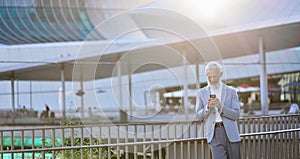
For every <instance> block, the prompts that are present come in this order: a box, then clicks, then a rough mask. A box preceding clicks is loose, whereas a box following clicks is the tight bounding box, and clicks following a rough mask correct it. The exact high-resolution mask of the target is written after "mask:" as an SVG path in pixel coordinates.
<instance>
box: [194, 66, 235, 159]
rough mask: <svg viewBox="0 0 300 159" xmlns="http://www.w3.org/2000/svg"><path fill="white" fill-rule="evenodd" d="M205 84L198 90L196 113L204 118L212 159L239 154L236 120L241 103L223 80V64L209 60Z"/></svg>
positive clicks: (232, 158)
mask: <svg viewBox="0 0 300 159" xmlns="http://www.w3.org/2000/svg"><path fill="white" fill-rule="evenodd" d="M205 74H206V76H207V82H208V85H207V86H206V87H204V88H202V89H200V90H199V91H198V94H197V112H196V116H197V118H198V119H199V120H200V121H205V125H206V127H205V137H206V138H207V142H208V143H209V146H210V149H211V152H212V156H213V158H214V159H239V158H241V154H240V146H239V142H240V141H241V139H240V135H239V131H238V126H237V122H236V121H237V120H238V119H239V117H240V106H239V100H238V95H237V92H236V91H235V90H234V89H233V88H231V87H229V86H227V85H225V84H224V83H222V81H221V77H222V75H223V69H222V66H221V65H220V64H219V63H218V62H214V61H213V62H209V63H208V64H207V66H206V68H205Z"/></svg>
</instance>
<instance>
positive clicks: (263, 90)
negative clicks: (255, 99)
mask: <svg viewBox="0 0 300 159" xmlns="http://www.w3.org/2000/svg"><path fill="white" fill-rule="evenodd" d="M259 59H260V76H259V77H260V103H261V113H262V115H268V113H269V105H268V78H267V66H266V52H265V44H264V39H263V38H262V37H260V38H259Z"/></svg>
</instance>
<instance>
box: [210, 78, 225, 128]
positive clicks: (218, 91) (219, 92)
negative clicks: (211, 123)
mask: <svg viewBox="0 0 300 159" xmlns="http://www.w3.org/2000/svg"><path fill="white" fill-rule="evenodd" d="M209 87H210V93H211V94H215V95H216V96H217V98H218V99H219V101H220V102H221V100H222V99H221V97H222V88H223V83H222V82H220V84H219V87H218V88H214V87H211V86H210V85H209ZM214 109H215V112H216V122H221V121H222V118H221V114H220V112H219V111H218V108H217V107H214Z"/></svg>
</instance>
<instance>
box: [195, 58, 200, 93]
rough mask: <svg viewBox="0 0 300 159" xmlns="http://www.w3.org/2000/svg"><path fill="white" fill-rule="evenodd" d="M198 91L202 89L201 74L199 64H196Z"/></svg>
mask: <svg viewBox="0 0 300 159" xmlns="http://www.w3.org/2000/svg"><path fill="white" fill-rule="evenodd" d="M195 66H196V68H195V69H196V70H195V71H196V90H198V89H200V72H199V64H198V63H196V64H195Z"/></svg>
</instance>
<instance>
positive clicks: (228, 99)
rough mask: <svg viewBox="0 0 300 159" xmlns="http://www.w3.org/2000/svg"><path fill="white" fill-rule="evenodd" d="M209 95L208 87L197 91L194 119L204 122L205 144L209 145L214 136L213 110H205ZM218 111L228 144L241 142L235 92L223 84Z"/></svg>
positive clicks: (238, 108)
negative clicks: (220, 106)
mask: <svg viewBox="0 0 300 159" xmlns="http://www.w3.org/2000/svg"><path fill="white" fill-rule="evenodd" d="M209 95H210V88H209V87H208V86H206V87H204V88H202V89H199V90H198V92H197V112H196V117H197V118H198V119H199V121H205V126H204V135H205V137H206V138H207V142H208V143H210V142H211V140H212V138H213V136H214V130H215V129H214V127H215V119H216V115H215V112H214V109H209V110H208V111H206V110H205V107H206V106H207V104H208V99H209ZM221 105H222V107H223V108H222V109H221V110H220V114H221V118H222V120H223V123H224V127H225V131H226V134H227V137H228V140H229V141H230V142H239V141H241V138H240V135H239V131H238V126H237V120H238V119H239V117H240V106H239V100H238V95H237V92H236V91H235V90H234V89H233V88H230V87H229V86H227V85H225V84H223V86H222V95H221Z"/></svg>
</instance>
